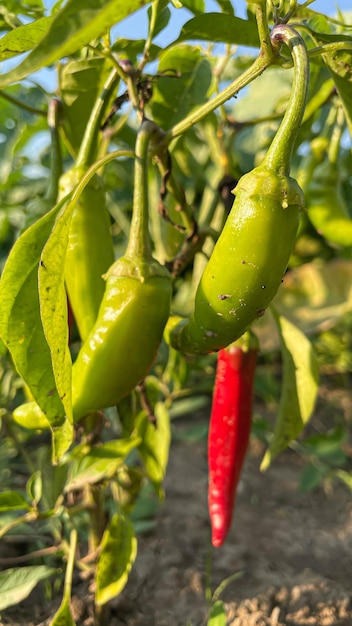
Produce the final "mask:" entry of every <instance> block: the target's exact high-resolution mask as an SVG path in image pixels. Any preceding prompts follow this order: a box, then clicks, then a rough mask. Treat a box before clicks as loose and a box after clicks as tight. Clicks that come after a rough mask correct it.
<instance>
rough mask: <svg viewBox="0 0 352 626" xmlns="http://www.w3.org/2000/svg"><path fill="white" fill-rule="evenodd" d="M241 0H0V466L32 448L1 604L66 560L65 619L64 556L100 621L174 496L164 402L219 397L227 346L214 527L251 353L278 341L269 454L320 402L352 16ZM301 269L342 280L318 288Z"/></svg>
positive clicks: (5, 525) (243, 425)
mask: <svg viewBox="0 0 352 626" xmlns="http://www.w3.org/2000/svg"><path fill="white" fill-rule="evenodd" d="M236 4H237V3H235V2H231V1H226V2H224V1H220V0H219V1H218V2H217V3H216V10H212V11H210V10H209V9H208V7H207V4H206V2H204V1H203V0H197V1H189V0H188V1H186V0H184V1H179V0H177V1H176V0H173V1H172V2H168V0H153V1H152V2H143V1H140V0H138V1H137V0H130V1H129V2H126V3H121V2H116V0H110V1H108V2H107V1H106V0H104V1H103V0H94V1H93V0H84V2H83V0H82V1H81V0H78V1H77V0H67V1H66V2H57V3H56V4H55V5H54V6H53V7H52V9H51V10H48V9H47V8H45V3H43V2H42V1H41V0H36V2H32V3H31V4H30V5H28V7H27V8H25V7H22V6H16V7H15V6H12V5H11V8H10V9H9V10H8V11H7V12H4V13H3V14H1V15H2V23H1V27H2V31H3V37H2V39H1V46H0V58H1V60H3V61H4V71H3V72H2V74H0V98H1V102H2V106H1V108H0V117H1V121H2V127H3V136H4V141H3V143H2V144H1V153H0V156H1V164H2V168H1V197H2V206H1V209H0V239H1V243H2V254H1V263H2V277H1V281H0V337H1V340H2V343H1V398H2V406H1V418H2V441H1V444H0V445H1V448H2V455H1V457H2V458H3V459H5V462H4V467H1V466H0V472H1V473H2V474H4V476H5V472H4V469H5V467H6V460H8V461H10V459H11V458H12V456H13V455H15V454H18V455H19V457H20V459H21V464H22V465H21V476H22V477H23V476H26V480H25V481H23V479H22V480H19V481H11V480H9V479H8V478H7V479H6V480H4V481H2V484H3V487H2V492H1V493H0V513H1V515H0V541H1V540H3V538H4V537H6V536H7V535H8V534H9V533H16V531H17V530H18V529H23V528H25V529H26V533H27V534H28V537H29V545H30V549H29V551H28V557H27V558H25V559H24V560H23V563H24V564H23V565H21V566H20V567H15V568H11V567H9V568H7V569H5V570H4V571H2V572H0V583H1V584H0V610H5V609H6V608H7V607H9V606H11V605H12V604H13V603H14V602H18V600H19V599H20V600H21V599H24V598H26V597H27V596H28V594H29V593H30V592H31V590H32V589H33V587H34V586H35V585H36V584H38V583H39V582H40V581H41V580H43V579H44V578H48V577H50V576H54V575H56V576H57V575H58V572H59V571H60V572H62V570H63V569H64V571H65V573H64V574H61V584H62V586H61V587H60V585H59V587H60V592H61V595H62V602H61V605H60V608H59V609H58V611H57V613H56V614H55V615H54V616H53V618H52V621H51V624H52V625H53V626H58V625H59V624H61V623H65V624H66V623H67V624H74V619H73V616H72V613H71V608H70V597H71V591H72V581H73V575H74V572H77V573H78V575H79V576H81V577H82V578H83V579H84V580H87V579H88V580H92V581H94V593H95V601H94V611H95V620H96V623H97V624H103V623H106V611H107V607H108V603H109V601H110V600H112V599H113V598H115V597H116V596H117V595H118V594H119V593H121V591H122V590H123V588H124V586H125V585H126V582H127V580H128V576H129V572H130V570H131V568H132V567H133V563H134V560H135V558H136V554H137V543H138V542H137V535H138V531H139V530H141V529H142V528H143V524H141V518H140V514H139V513H138V511H139V510H141V508H143V505H145V503H146V502H153V500H152V497H153V496H152V495H151V490H153V492H154V494H155V496H156V497H158V498H159V499H162V498H163V497H164V491H163V481H164V477H165V472H166V471H167V461H168V453H169V446H170V439H171V428H170V417H172V415H175V414H176V413H177V412H179V413H180V412H181V411H182V410H186V409H188V410H194V407H195V406H204V404H202V403H203V402H204V398H206V408H205V409H204V410H208V409H209V399H210V397H211V395H212V388H213V384H214V377H215V367H216V364H217V362H218V363H223V362H224V363H225V362H229V361H230V358H229V357H230V356H231V355H232V354H235V355H237V356H238V359H239V360H240V361H241V365H240V366H239V367H238V368H237V369H238V371H237V373H236V384H235V386H234V388H233V389H231V392H232V393H230V389H229V385H231V380H230V381H229V380H228V377H227V374H226V375H224V376H220V374H219V373H218V374H217V377H216V387H215V392H214V400H213V410H212V421H211V428H210V434H209V468H210V478H209V482H210V486H209V507H210V517H211V521H212V524H213V542H214V545H215V546H219V545H221V544H222V543H223V542H224V541H225V537H226V534H227V533H228V531H229V528H230V523H231V519H232V512H233V505H234V501H235V489H236V484H237V481H238V478H239V474H240V471H241V467H242V463H243V460H244V456H245V453H246V448H247V445H248V440H249V432H250V420H251V408H252V406H251V405H252V401H251V397H248V396H251V394H252V388H253V378H254V373H255V363H256V362H257V360H260V359H262V363H263V364H265V359H266V355H267V354H269V353H270V352H273V351H274V350H276V351H277V350H279V351H280V354H281V359H282V381H281V389H280V398H279V409H278V415H277V420H276V424H275V426H274V429H273V432H272V433H270V436H268V438H267V441H268V446H267V450H266V453H265V456H264V458H263V460H262V469H263V470H264V469H267V468H268V467H269V466H270V463H271V462H272V460H273V459H274V458H275V457H276V456H277V455H278V454H279V453H280V452H281V451H282V450H284V449H285V448H286V447H287V446H288V445H290V444H292V442H294V440H295V439H296V438H297V437H298V436H299V435H300V433H301V431H302V429H303V427H304V426H305V425H306V424H307V422H308V421H309V419H310V418H311V416H312V413H313V410H314V406H315V401H316V397H317V392H318V387H319V367H318V362H317V359H316V355H315V352H314V349H313V346H312V341H311V339H312V338H314V337H315V336H316V335H318V334H319V333H320V332H321V330H322V329H323V328H324V327H325V328H326V325H327V324H329V327H330V328H332V327H333V326H334V324H337V323H338V322H340V321H341V319H342V318H343V316H344V315H346V313H348V312H349V311H350V310H351V306H352V302H351V294H350V288H349V285H350V281H351V274H352V261H351V235H350V233H351V224H352V221H351V210H350V205H351V198H352V190H351V167H352V163H351V154H350V147H351V139H350V137H351V130H352V101H351V84H352V61H351V59H352V56H351V50H352V35H351V26H350V24H349V23H348V15H347V14H346V15H345V14H344V13H343V12H342V11H341V12H339V13H338V15H337V17H334V18H333V17H331V16H329V15H327V14H322V13H319V12H317V11H315V10H314V2H313V1H312V2H309V1H308V2H304V3H301V4H300V3H299V2H297V1H296V0H290V1H288V0H287V1H286V0H282V1H280V2H274V1H273V0H256V1H254V2H252V3H251V2H247V3H246V5H245V6H244V9H245V11H244V16H242V17H239V16H238V15H237V13H236V11H237V7H236V6H235V5H236ZM311 5H312V6H311ZM180 15H182V16H183V19H184V23H183V26H182V28H181V29H180V31H179V32H178V34H176V27H175V26H174V21H175V22H176V19H177V18H178V17H179V16H180ZM129 16H131V19H132V17H133V18H134V19H135V20H136V21H135V24H139V23H140V22H141V17H142V16H144V17H145V18H146V26H145V32H143V36H141V38H139V39H132V38H126V37H125V36H124V28H125V27H126V24H128V22H126V18H128V17H129ZM170 32H171V33H172V35H171V41H170V42H169V43H165V42H166V40H167V37H168V36H169V33H170ZM195 41H196V42H198V43H194V42H195ZM192 42H193V43H192ZM20 53H26V54H25V56H24V57H23V58H20V59H16V57H17V56H18V55H19V54H20ZM10 59H11V61H10ZM16 61H17V63H16ZM48 67H50V77H51V81H52V82H53V83H54V84H53V86H50V87H48V85H47V84H45V81H44V83H43V80H44V79H43V77H44V76H45V72H46V71H47V70H45V68H48ZM37 72H39V73H37ZM53 77H54V78H53ZM244 88H246V90H245V91H242V90H244ZM40 139H41V141H40ZM48 140H49V141H48ZM38 145H39V146H41V147H40V152H39V156H38V154H37V146H38ZM337 173H338V175H337ZM233 200H234V202H233ZM287 269H288V270H289V271H288V272H287V274H286V271H287ZM309 272H311V274H310V275H314V276H315V278H316V282H317V281H318V279H317V274H318V273H319V280H320V283H319V284H323V285H325V284H328V282H329V276H331V273H332V274H333V275H334V276H337V275H338V276H339V277H340V289H339V290H338V291H337V292H331V298H330V299H329V295H330V294H329V290H328V289H325V291H324V289H323V290H322V292H323V295H321V293H319V298H318V304H316V302H315V303H314V298H313V299H312V295H311V290H310V289H309V286H308V288H306V289H305V288H304V276H305V275H307V273H308V275H309ZM297 283H299V284H298V286H297ZM304 307H305V310H306V311H307V310H308V311H309V312H310V315H308V316H307V315H302V314H301V311H302V309H304ZM324 325H325V326H324ZM244 333H246V335H245V337H248V336H250V337H251V341H253V342H254V344H253V345H255V348H253V347H249V348H248V345H247V348H246V347H244V345H245V340H244V339H243V335H244ZM241 337H242V339H241ZM234 342H235V343H234ZM250 345H252V344H250ZM247 350H248V353H247ZM218 351H220V352H219V357H218V358H217V352H218ZM190 354H191V355H192V356H191V357H190V356H189V355H190ZM246 354H247V356H248V355H250V356H251V357H252V356H253V358H246ZM247 361H248V363H250V365H249V366H248V367H250V372H249V371H247V370H246V363H247ZM229 367H230V366H229ZM231 367H232V366H231ZM204 371H205V372H207V375H206V376H204V375H203V372H204ZM218 372H219V370H218ZM229 378H230V379H231V376H230V374H229ZM221 386H222V388H221ZM219 398H220V399H221V398H222V400H221V401H219ZM243 398H244V399H243ZM197 403H198V404H197ZM224 411H226V415H225V413H224ZM227 411H228V412H229V414H230V415H231V414H232V413H233V417H234V419H233V420H232V421H231V423H230V421H229V420H228V421H227V422H226V419H227V417H228V415H227ZM219 433H221V436H218V435H219ZM225 442H226V443H227V447H226V451H224V450H223V449H222V448H221V446H222V445H225ZM236 454H239V456H238V457H235V455H236ZM340 478H341V479H343V480H344V481H345V482H346V483H348V477H346V475H342V474H340ZM219 490H220V491H221V490H223V492H220V491H219ZM145 523H146V520H144V527H145ZM34 531H35V532H34ZM38 531H39V532H38ZM40 531H42V532H43V533H45V536H46V538H47V536H49V537H50V541H51V545H50V548H48V547H47V540H46V542H45V543H41V542H40V541H39V543H38V544H36V543H35V540H34V535H35V536H36V537H37V536H38V535H39V534H40ZM31 536H33V541H32V543H31V539H30V538H31ZM36 541H37V542H38V539H37V540H36ZM38 553H39V555H40V557H41V558H43V562H42V564H41V565H32V564H31V560H32V557H33V554H34V555H36V554H38ZM64 564H65V567H63V566H64ZM16 581H17V582H16ZM18 581H20V582H18ZM8 588H14V589H15V592H14V594H12V595H11V594H9V593H7V592H6V589H8ZM54 588H55V589H56V588H57V584H56V586H53V589H54ZM4 590H5V591H4Z"/></svg>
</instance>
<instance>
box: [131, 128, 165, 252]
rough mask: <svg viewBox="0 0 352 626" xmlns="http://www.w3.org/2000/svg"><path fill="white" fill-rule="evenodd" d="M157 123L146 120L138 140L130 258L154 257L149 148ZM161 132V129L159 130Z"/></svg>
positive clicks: (156, 129)
mask: <svg viewBox="0 0 352 626" xmlns="http://www.w3.org/2000/svg"><path fill="white" fill-rule="evenodd" d="M158 130H159V129H158V127H157V126H156V124H154V123H153V122H151V121H150V120H144V121H143V123H142V124H141V126H140V129H139V131H138V134H137V140H136V148H135V153H136V158H135V161H134V188H133V211H132V220H131V228H130V235H129V240H128V245H127V250H126V253H125V257H127V258H128V259H133V260H136V259H143V260H145V259H150V258H151V257H152V250H151V243H150V235H149V227H148V222H149V207H148V148H149V142H150V140H151V137H152V135H154V134H155V133H156V132H158ZM159 133H160V130H159Z"/></svg>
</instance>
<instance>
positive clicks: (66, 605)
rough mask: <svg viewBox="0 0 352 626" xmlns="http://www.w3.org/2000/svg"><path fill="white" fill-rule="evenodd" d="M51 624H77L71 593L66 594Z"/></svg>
mask: <svg viewBox="0 0 352 626" xmlns="http://www.w3.org/2000/svg"><path fill="white" fill-rule="evenodd" d="M50 626H76V622H75V621H74V619H73V617H72V611H71V606H70V596H69V595H66V594H65V595H64V597H63V600H62V602H61V604H60V606H59V608H58V610H57V611H56V613H55V615H54V617H53V619H52V620H51V622H50Z"/></svg>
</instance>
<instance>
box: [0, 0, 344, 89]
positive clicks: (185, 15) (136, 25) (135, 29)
mask: <svg viewBox="0 0 352 626" xmlns="http://www.w3.org/2000/svg"><path fill="white" fill-rule="evenodd" d="M301 1H302V0H301ZM55 2H56V0H44V5H45V6H46V7H47V8H48V9H50V8H51V7H52V5H53V4H55ZM302 3H303V2H302ZM234 5H235V7H236V15H237V16H238V17H244V16H245V15H246V7H247V2H246V0H235V2H234ZM206 6H207V11H219V5H218V4H217V2H215V0H206ZM337 6H339V7H340V9H341V10H351V9H352V6H351V0H338V1H336V0H314V1H313V2H312V4H311V5H310V8H311V9H313V10H314V11H318V12H319V11H320V12H322V13H327V14H328V15H335V14H336V10H337ZM170 10H171V12H172V17H171V19H170V22H169V24H168V26H167V28H166V29H165V30H164V31H162V33H160V35H159V36H158V37H157V38H156V40H155V43H157V44H159V45H160V46H162V47H163V46H165V45H167V44H168V43H170V42H172V41H174V40H175V39H176V38H177V35H178V34H179V32H180V30H181V28H182V26H183V24H184V23H185V22H187V21H188V20H189V19H190V18H191V17H193V15H192V13H191V12H190V11H188V10H187V9H183V8H182V9H175V8H174V7H173V6H172V5H171V3H170ZM147 29H148V19H147V7H145V8H144V9H142V10H140V11H138V12H137V13H135V14H133V15H131V16H130V17H129V18H127V19H125V20H123V21H122V22H120V23H119V24H118V25H117V26H116V28H115V29H114V37H115V38H117V37H126V38H129V37H130V38H131V39H138V38H145V37H146V36H147ZM16 61H17V59H16V60H15V59H13V60H12V63H11V65H12V66H13V65H17V62H16ZM2 71H4V68H3V70H2ZM35 78H36V79H37V80H38V81H39V82H40V83H42V84H43V86H45V87H46V88H47V89H48V90H54V89H55V86H56V85H55V80H56V73H55V72H54V71H52V70H46V69H44V70H41V72H40V74H38V73H37V74H36V76H35Z"/></svg>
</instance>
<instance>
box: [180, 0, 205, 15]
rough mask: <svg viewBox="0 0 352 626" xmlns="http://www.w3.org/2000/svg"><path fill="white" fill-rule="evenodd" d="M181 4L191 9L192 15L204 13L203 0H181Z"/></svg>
mask: <svg viewBox="0 0 352 626" xmlns="http://www.w3.org/2000/svg"><path fill="white" fill-rule="evenodd" d="M182 5H183V6H184V7H185V9H188V10H189V11H192V13H194V15H198V14H199V13H204V11H205V2H204V0H182Z"/></svg>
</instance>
